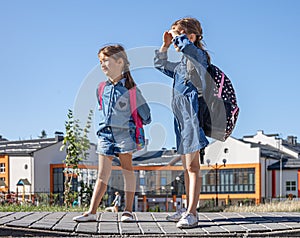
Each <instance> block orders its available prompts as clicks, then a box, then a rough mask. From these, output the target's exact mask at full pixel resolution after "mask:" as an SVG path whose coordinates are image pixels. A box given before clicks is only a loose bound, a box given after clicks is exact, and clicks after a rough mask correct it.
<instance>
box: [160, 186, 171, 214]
mask: <svg viewBox="0 0 300 238" xmlns="http://www.w3.org/2000/svg"><path fill="white" fill-rule="evenodd" d="M161 189H162V190H165V191H166V194H167V202H166V211H169V202H168V194H169V192H171V195H172V190H173V189H174V187H173V186H170V189H167V188H166V187H165V186H162V187H161Z"/></svg>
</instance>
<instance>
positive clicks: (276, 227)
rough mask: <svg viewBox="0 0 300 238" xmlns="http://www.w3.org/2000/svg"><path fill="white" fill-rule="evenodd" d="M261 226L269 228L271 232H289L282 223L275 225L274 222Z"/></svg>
mask: <svg viewBox="0 0 300 238" xmlns="http://www.w3.org/2000/svg"><path fill="white" fill-rule="evenodd" d="M260 225H262V226H265V227H267V228H268V229H270V230H271V231H279V230H288V229H289V228H288V227H287V226H285V225H282V224H280V223H273V222H268V223H260Z"/></svg>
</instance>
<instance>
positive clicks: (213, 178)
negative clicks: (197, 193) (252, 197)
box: [201, 168, 255, 194]
mask: <svg viewBox="0 0 300 238" xmlns="http://www.w3.org/2000/svg"><path fill="white" fill-rule="evenodd" d="M202 174H203V179H202V190H201V191H202V193H204V194H205V193H206V194H210V193H215V192H216V189H217V190H218V192H219V193H255V169H254V168H247V169H219V170H218V171H216V170H215V169H211V170H206V171H205V170H203V171H202ZM217 184H218V186H216V185H217Z"/></svg>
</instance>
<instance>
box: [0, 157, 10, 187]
mask: <svg viewBox="0 0 300 238" xmlns="http://www.w3.org/2000/svg"><path fill="white" fill-rule="evenodd" d="M0 163H4V164H5V173H0V178H4V179H5V184H6V187H5V188H0V191H1V192H7V191H8V188H9V160H8V155H0Z"/></svg>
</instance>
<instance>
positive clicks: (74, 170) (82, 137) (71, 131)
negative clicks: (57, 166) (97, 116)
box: [60, 109, 93, 207]
mask: <svg viewBox="0 0 300 238" xmlns="http://www.w3.org/2000/svg"><path fill="white" fill-rule="evenodd" d="M92 114H93V111H92V110H90V112H89V115H88V119H87V122H86V125H85V127H84V129H82V128H81V127H80V124H79V120H78V119H75V118H74V115H73V111H72V110H70V109H69V112H68V120H67V121H66V122H65V129H66V135H65V137H64V140H63V145H62V147H61V148H60V149H61V151H62V150H64V149H65V150H66V153H67V154H66V158H65V160H64V161H63V162H64V163H65V166H66V168H65V171H64V174H65V183H64V189H65V190H64V204H65V206H66V207H71V206H72V202H73V201H74V199H75V198H76V194H77V193H76V194H75V192H71V189H72V180H73V178H74V177H75V176H77V175H78V164H79V162H80V161H83V160H85V159H87V157H88V150H89V148H90V141H89V139H88V133H89V129H90V127H91V123H92Z"/></svg>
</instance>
